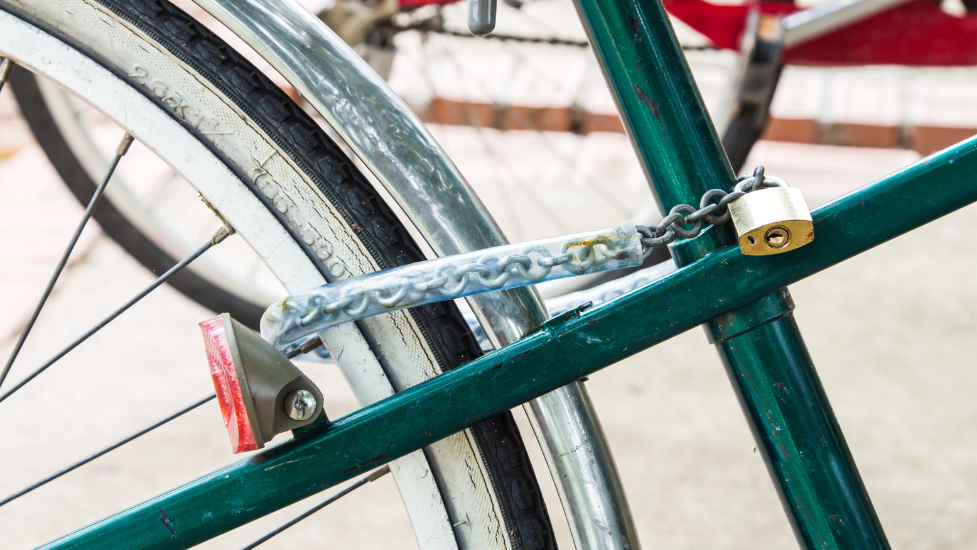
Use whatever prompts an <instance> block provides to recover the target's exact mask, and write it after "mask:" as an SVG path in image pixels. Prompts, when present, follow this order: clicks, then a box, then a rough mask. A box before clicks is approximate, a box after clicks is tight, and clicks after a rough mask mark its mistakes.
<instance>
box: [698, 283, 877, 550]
mask: <svg viewBox="0 0 977 550" xmlns="http://www.w3.org/2000/svg"><path fill="white" fill-rule="evenodd" d="M770 297H777V298H778V299H776V300H774V299H768V298H765V299H763V300H761V302H764V301H765V302H767V304H764V306H766V307H764V306H760V307H757V306H756V305H755V304H758V302H754V304H753V305H751V306H747V307H746V308H743V309H740V310H737V311H736V312H734V313H733V314H730V315H728V316H724V317H729V318H730V319H729V320H731V319H732V318H740V319H742V318H743V316H744V310H747V311H750V312H751V313H757V312H761V314H765V315H761V317H763V316H766V315H771V314H777V313H775V312H774V311H772V309H773V308H771V307H770V306H773V307H774V308H776V307H777V306H779V305H781V304H787V305H789V304H790V297H789V295H787V292H786V290H784V291H782V293H775V294H771V295H770ZM778 313H779V312H778ZM780 315H781V316H779V317H778V318H776V319H773V320H771V321H769V322H766V323H763V324H761V325H759V326H757V327H755V328H753V329H751V330H749V331H748V332H746V333H743V334H740V335H738V336H732V337H729V335H728V334H723V336H726V337H727V339H724V340H718V341H715V342H714V343H715V344H716V345H717V346H718V347H719V349H720V354H719V355H720V357H722V360H723V364H724V365H725V367H726V372H727V374H728V375H729V379H730V381H731V382H732V383H733V388H734V389H735V390H736V395H737V397H738V398H739V401H740V405H741V406H742V408H743V411H744V412H745V413H746V414H747V415H748V418H749V424H750V428H751V429H752V430H753V436H754V438H755V439H756V441H757V443H758V445H757V447H758V448H759V449H760V452H761V453H762V455H763V459H764V462H765V463H766V465H767V469H768V470H769V472H770V477H772V478H773V479H775V480H777V482H778V483H777V484H776V485H777V489H778V493H779V495H780V501H781V503H782V504H783V506H784V511H785V512H786V513H787V517H788V518H789V519H790V522H791V526H792V527H793V528H794V533H795V534H796V536H797V538H798V541H799V542H800V543H801V545H802V546H803V547H805V548H860V549H868V548H872V549H879V548H888V544H887V543H886V539H885V536H884V534H883V531H882V526H881V525H880V524H879V520H878V518H877V517H876V515H875V514H874V513H872V510H873V508H872V502H871V501H870V500H869V496H868V492H867V491H866V490H865V485H864V484H863V483H862V480H861V478H860V477H859V475H858V471H857V470H856V469H855V462H854V459H853V458H852V456H851V452H850V451H849V450H848V445H846V444H845V440H844V438H843V437H842V435H841V428H840V427H839V426H838V421H837V420H836V419H835V416H834V414H833V413H832V411H831V406H830V405H829V404H828V398H827V396H826V395H825V393H824V388H823V387H822V386H821V381H820V380H819V379H818V375H817V372H815V370H814V364H813V363H812V361H811V357H810V355H808V352H807V348H806V347H805V346H804V341H803V339H802V338H801V333H800V331H799V330H798V328H797V323H796V322H795V321H794V317H793V315H792V314H791V312H790V308H787V309H786V311H783V312H782V313H780ZM720 319H723V318H720ZM728 328H729V327H728V326H727V325H723V324H721V323H720V322H717V321H712V322H710V323H709V330H708V332H709V333H710V336H712V337H716V336H719V335H720V334H722V332H723V331H724V330H725V329H728Z"/></svg>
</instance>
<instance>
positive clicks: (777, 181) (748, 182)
mask: <svg viewBox="0 0 977 550" xmlns="http://www.w3.org/2000/svg"><path fill="white" fill-rule="evenodd" d="M755 181H756V176H743V177H742V178H741V179H740V180H739V181H737V182H736V186H735V187H733V191H742V192H746V191H747V187H749V190H750V191H756V190H757V189H762V188H764V187H790V185H788V184H787V182H786V181H784V180H783V179H781V178H778V177H777V176H766V175H764V176H763V181H762V182H761V183H760V186H759V187H754V182H755Z"/></svg>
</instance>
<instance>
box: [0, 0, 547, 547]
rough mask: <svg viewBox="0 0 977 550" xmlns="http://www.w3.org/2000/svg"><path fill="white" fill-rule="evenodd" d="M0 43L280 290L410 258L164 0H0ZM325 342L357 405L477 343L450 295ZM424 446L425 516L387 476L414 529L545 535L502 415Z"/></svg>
mask: <svg viewBox="0 0 977 550" xmlns="http://www.w3.org/2000/svg"><path fill="white" fill-rule="evenodd" d="M0 55H4V56H8V57H11V58H12V59H14V61H16V62H18V63H19V64H20V65H22V66H24V67H27V68H29V69H31V70H32V71H35V72H36V73H37V74H38V75H39V76H41V77H43V78H45V79H49V80H52V81H54V82H56V83H57V85H59V86H62V87H65V88H67V89H69V90H70V91H71V92H72V94H73V95H75V96H76V97H78V98H80V99H81V100H83V101H84V102H86V103H88V104H89V105H91V106H92V107H93V108H94V109H95V110H96V111H99V112H100V113H101V114H102V115H104V116H102V117H101V118H99V119H98V120H99V122H100V123H103V122H105V121H106V120H108V119H111V120H112V121H114V122H115V123H116V124H118V125H119V126H121V127H123V128H124V129H125V130H126V131H127V132H129V133H130V134H131V135H133V136H135V137H136V138H137V139H138V141H139V142H141V143H142V144H143V145H145V148H143V149H142V150H140V151H137V152H136V154H137V158H138V159H139V160H140V164H139V165H138V166H137V167H135V168H137V169H138V172H139V173H136V172H130V174H128V175H129V176H130V177H131V178H132V180H133V181H136V180H138V179H139V176H140V175H142V176H144V179H150V176H151V174H152V173H153V169H152V167H153V166H154V165H157V166H158V165H160V164H162V163H165V164H166V165H168V166H169V167H171V168H172V169H173V170H176V171H177V172H179V173H180V174H182V175H183V177H184V178H185V179H186V180H187V181H188V182H189V183H190V185H192V186H193V188H194V189H195V190H196V191H197V192H199V193H200V195H201V196H202V197H203V198H204V199H205V200H206V204H200V203H199V201H198V203H197V208H196V212H204V213H206V212H210V209H211V208H212V209H213V211H214V212H216V213H218V214H219V216H220V217H221V218H222V219H223V220H226V222H227V223H229V224H231V225H232V226H233V227H234V228H235V229H236V230H237V232H238V233H240V235H241V236H242V237H243V241H244V242H245V243H246V244H247V245H248V246H249V247H250V248H251V249H252V250H253V251H254V252H255V253H256V254H257V256H258V257H259V258H261V260H262V261H263V263H264V264H265V265H267V267H268V268H269V269H270V270H271V272H272V273H274V276H275V277H276V278H277V279H278V280H279V281H280V282H281V284H282V285H283V286H284V287H285V289H286V290H288V291H292V292H294V291H298V290H301V289H303V288H308V287H309V286H312V285H315V284H321V283H323V282H325V281H329V280H336V279H340V278H345V277H349V276H354V275H358V274H361V273H366V272H370V271H374V270H378V269H384V268H387V267H390V266H395V265H401V264H404V263H409V262H412V261H417V260H420V259H423V256H422V254H421V252H420V251H419V249H418V248H417V246H416V244H415V243H414V242H413V241H412V240H411V237H410V236H409V235H408V232H407V229H406V228H405V227H404V226H402V225H401V223H400V222H399V221H398V219H397V218H396V217H395V216H394V214H393V213H392V212H391V211H390V210H389V208H388V207H387V206H386V205H385V204H384V203H383V201H382V200H381V199H379V198H378V196H377V194H376V193H375V191H374V189H373V188H372V187H371V186H370V185H369V183H368V182H367V181H366V179H365V178H364V176H363V175H362V174H361V173H360V172H359V171H358V170H357V168H356V167H355V165H354V164H353V163H352V162H351V161H350V160H349V159H347V158H345V157H344V156H343V154H342V153H341V151H340V149H339V147H337V145H336V144H335V143H334V142H332V141H331V140H330V139H329V138H328V136H327V135H326V134H325V133H324V132H323V131H322V130H321V129H320V128H319V127H317V126H316V125H315V123H314V122H313V121H312V120H311V119H310V118H309V117H308V116H307V115H306V114H305V113H304V112H303V111H302V110H301V109H299V108H298V107H297V106H296V105H295V103H294V102H293V101H292V100H291V99H289V97H288V96H287V95H286V94H284V93H283V92H282V91H281V90H280V89H278V88H277V87H276V86H274V85H273V84H272V83H271V82H270V81H269V80H268V79H267V78H265V77H264V76H262V75H261V74H260V73H259V72H258V71H257V70H256V69H255V68H254V66H252V65H251V64H249V63H248V62H247V61H245V60H244V59H243V58H242V57H241V56H240V55H238V54H237V53H235V52H234V51H233V50H232V49H231V48H230V47H228V46H227V45H226V43H224V42H223V41H222V40H220V39H219V38H218V37H217V36H216V35H214V34H213V33H212V32H210V31H208V30H207V29H206V28H204V27H203V26H202V25H199V24H198V23H196V22H195V21H194V20H193V19H192V18H190V17H189V16H188V15H186V14H185V13H184V12H182V11H180V10H179V9H177V8H176V7H174V6H173V5H172V4H170V3H169V2H166V1H165V0H104V1H99V2H86V1H83V0H30V1H22V0H0ZM20 82H21V83H23V82H24V81H23V80H21V81H20ZM38 89H40V87H38ZM17 91H18V93H19V94H23V93H27V92H30V88H29V86H24V85H18V87H17ZM100 132H101V131H100ZM98 133H99V132H95V133H94V134H98ZM119 133H121V132H116V136H117V135H118V134H119ZM130 154H132V153H130ZM153 159H155V160H153ZM154 163H155V164H154ZM191 194H192V193H191ZM102 208H105V207H104V206H103V207H102ZM185 209H186V210H187V212H186V216H187V219H188V220H189V219H191V218H192V219H193V220H196V221H193V222H189V221H188V222H186V223H187V224H188V225H193V224H197V225H199V226H202V227H203V228H204V230H206V228H207V227H208V225H209V227H210V228H214V227H217V226H219V224H220V220H218V218H216V217H214V216H213V215H211V216H210V217H209V218H207V217H206V216H205V217H204V222H203V223H199V220H200V217H199V216H196V217H194V214H192V213H191V212H189V207H186V208H185ZM104 214H105V216H107V217H108V218H107V219H110V218H111V216H112V215H113V214H114V213H113V212H112V211H111V210H105V211H104ZM232 239H233V237H232ZM230 240H231V239H229V240H228V241H230ZM221 246H224V245H221ZM326 340H327V345H328V346H329V347H330V349H331V350H332V351H333V352H336V353H335V355H334V356H336V357H337V358H338V363H339V365H340V367H342V368H343V369H344V372H345V374H346V375H347V377H348V378H349V379H350V380H351V385H352V386H353V390H354V392H355V393H356V394H357V396H358V398H359V399H360V401H361V402H364V403H369V402H373V401H376V400H378V399H380V398H382V397H383V396H384V392H385V391H390V390H388V389H385V388H392V390H397V391H399V390H402V389H404V388H406V387H409V386H411V385H414V384H416V383H418V382H420V381H422V380H424V379H427V378H429V377H431V376H435V375H437V374H438V373H440V372H442V371H445V370H448V369H451V368H453V367H456V366H458V365H460V364H462V363H464V362H466V361H468V360H470V359H472V358H473V357H475V356H477V355H478V354H479V353H480V351H479V348H478V346H477V344H476V342H475V340H474V338H473V337H472V336H471V333H470V332H469V330H468V328H467V326H466V325H465V323H464V320H463V318H462V317H461V315H460V314H459V312H458V310H457V308H456V307H455V306H454V305H453V304H451V303H445V304H437V305H434V306H433V307H430V306H428V307H424V308H418V309H416V310H411V311H410V312H407V313H397V314H393V315H385V316H382V317H377V318H374V319H371V320H368V321H365V322H361V323H358V324H357V326H355V327H353V326H347V327H345V328H342V329H340V330H338V331H335V332H333V333H331V335H329V336H328V337H326ZM371 365H375V366H376V369H375V371H373V372H367V371H369V370H370V369H371V368H372V367H371ZM35 383H36V384H40V383H43V380H39V381H37V382H35ZM201 389H202V388H201ZM201 389H198V391H199V390H201ZM424 457H426V460H427V463H428V464H429V468H430V472H431V473H433V476H429V477H428V479H430V478H431V477H433V479H434V481H435V483H434V485H432V486H433V487H434V490H435V491H436V492H437V495H436V496H437V497H438V499H440V501H441V502H443V506H442V511H441V512H440V516H439V515H438V512H437V510H436V509H435V508H436V506H432V505H431V504H432V499H431V495H430V494H424V492H423V491H424V489H423V488H422V485H423V483H424V481H422V480H419V479H415V477H417V476H414V477H412V475H413V474H410V475H408V474H402V475H401V476H400V477H399V478H398V479H397V481H398V486H399V488H400V490H401V493H402V495H403V497H404V500H405V502H406V503H407V507H408V513H409V515H410V517H411V521H412V523H413V525H414V527H415V531H416V534H417V536H418V537H419V539H421V541H422V543H430V544H433V545H436V546H438V547H443V548H453V547H461V548H499V549H503V548H520V549H521V548H533V549H535V548H551V547H554V546H555V542H554V539H553V535H552V532H551V529H550V527H549V520H548V517H547V515H546V510H545V507H544V504H543V501H542V498H541V496H540V492H539V488H538V485H537V482H536V478H535V476H534V474H533V472H532V469H531V467H530V466H529V461H528V458H527V456H526V452H525V448H524V446H523V443H522V440H521V438H520V435H519V433H518V431H517V429H516V427H515V423H514V421H513V419H512V417H511V415H510V414H509V413H506V414H504V415H500V416H497V417H495V418H492V419H490V420H488V421H486V422H484V423H482V424H480V425H478V426H476V427H475V428H473V429H471V430H468V431H466V432H463V433H460V434H457V435H455V436H452V437H451V438H448V439H446V440H444V441H442V442H439V443H438V444H435V445H432V446H431V447H429V448H428V449H425V451H424ZM408 470H409V468H407V467H405V470H404V472H407V471H408ZM415 471H416V470H415ZM396 473H397V472H396V469H395V475H396ZM445 514H446V515H447V517H442V516H445ZM445 520H447V521H445ZM164 523H165V522H164ZM435 535H438V536H441V538H440V539H438V538H437V536H435ZM431 537H434V539H437V540H435V541H434V542H431V541H430V540H429V539H431ZM432 540H433V539H432ZM437 541H440V542H437Z"/></svg>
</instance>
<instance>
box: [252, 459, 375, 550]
mask: <svg viewBox="0 0 977 550" xmlns="http://www.w3.org/2000/svg"><path fill="white" fill-rule="evenodd" d="M389 473H390V466H384V467H383V468H380V469H379V470H377V471H375V472H373V473H372V474H370V475H367V476H363V477H361V478H360V479H358V480H356V482H354V483H353V484H352V485H350V486H348V487H346V488H345V489H343V490H342V491H339V492H338V493H336V494H335V495H332V496H331V497H329V498H327V499H326V500H324V501H322V502H320V503H319V504H316V505H315V506H313V507H312V508H309V509H308V510H306V511H305V512H302V513H301V514H299V515H298V516H296V517H295V518H293V519H291V520H289V521H288V522H286V523H284V524H282V525H281V526H279V527H278V528H276V529H275V530H273V531H271V532H269V533H268V534H267V535H265V536H263V537H261V538H260V539H258V540H256V541H254V542H252V543H251V544H249V545H247V546H245V547H244V548H242V549H241V550H251V549H252V548H254V547H256V546H258V545H259V544H261V543H263V542H266V541H267V540H268V539H270V538H271V537H274V536H275V535H277V534H279V533H281V532H282V531H284V530H286V529H288V528H289V527H291V526H293V525H295V524H296V523H298V522H300V521H302V520H303V519H305V518H307V517H309V516H311V515H312V514H314V513H316V512H318V511H319V510H322V509H323V508H325V507H326V506H329V505H330V504H332V503H333V502H336V501H337V500H339V499H341V498H343V497H344V496H346V495H348V494H350V493H352V492H353V491H355V490H356V489H359V488H360V487H362V486H364V485H366V484H367V483H371V482H374V481H376V480H378V479H380V478H381V477H383V476H385V475H387V474H389Z"/></svg>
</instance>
